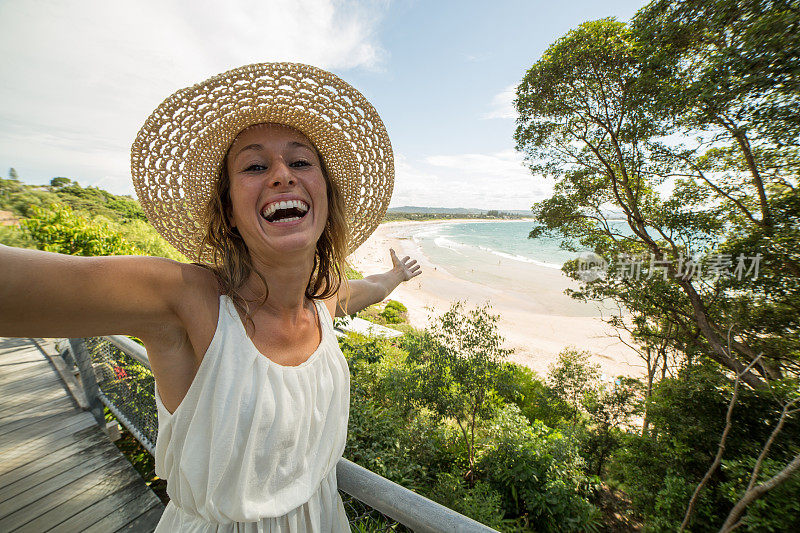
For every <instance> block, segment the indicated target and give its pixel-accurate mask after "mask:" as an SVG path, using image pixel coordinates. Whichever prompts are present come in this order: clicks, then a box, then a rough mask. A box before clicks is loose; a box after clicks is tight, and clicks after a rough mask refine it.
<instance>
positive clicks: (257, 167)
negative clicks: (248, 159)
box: [244, 163, 267, 172]
mask: <svg viewBox="0 0 800 533" xmlns="http://www.w3.org/2000/svg"><path fill="white" fill-rule="evenodd" d="M265 168H267V167H265V166H264V165H259V164H258V163H254V164H252V165H250V166H249V167H247V168H245V169H244V171H245V172H259V171H261V170H264V169H265Z"/></svg>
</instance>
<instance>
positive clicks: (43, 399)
mask: <svg viewBox="0 0 800 533" xmlns="http://www.w3.org/2000/svg"><path fill="white" fill-rule="evenodd" d="M43 349H44V345H43V344H39V343H37V342H34V341H33V340H31V339H15V338H2V337H0V532H3V533H6V532H11V531H30V532H36V533H39V532H42V531H58V532H59V533H60V532H68V531H81V532H84V531H88V532H98V533H100V532H102V533H107V532H113V531H135V532H139V531H153V530H154V529H155V526H156V524H157V523H158V520H159V518H160V517H161V513H162V512H163V510H164V507H163V505H162V504H161V501H160V500H159V499H158V498H157V497H156V495H155V494H154V493H153V492H152V491H151V490H150V488H149V487H148V486H147V485H146V484H145V483H144V480H142V478H141V477H140V476H139V474H138V473H137V472H136V470H134V468H133V466H131V464H130V463H129V462H128V460H127V459H125V457H124V456H123V455H122V454H121V453H120V451H119V450H118V449H117V447H116V446H115V445H114V444H113V443H112V442H111V441H110V440H109V438H108V437H107V436H106V434H105V433H104V432H103V430H102V429H101V428H100V427H99V426H98V425H97V423H96V422H95V419H94V418H93V417H92V415H91V414H90V413H89V412H87V411H83V410H81V409H80V408H78V407H77V405H76V403H75V402H74V400H73V399H72V396H70V395H69V394H68V392H67V389H66V388H65V386H64V382H63V381H62V380H61V378H60V377H59V374H58V373H57V372H56V371H55V369H54V368H53V366H52V364H51V363H50V361H49V360H48V358H47V357H46V355H45V354H44V352H43V351H42V350H43ZM51 353H52V352H51Z"/></svg>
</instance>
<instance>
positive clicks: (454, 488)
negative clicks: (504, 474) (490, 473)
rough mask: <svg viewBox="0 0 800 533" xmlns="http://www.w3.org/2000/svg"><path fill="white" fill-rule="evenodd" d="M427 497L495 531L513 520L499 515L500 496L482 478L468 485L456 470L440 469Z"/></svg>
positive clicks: (504, 528) (501, 511)
mask: <svg viewBox="0 0 800 533" xmlns="http://www.w3.org/2000/svg"><path fill="white" fill-rule="evenodd" d="M429 497H430V498H431V499H432V500H434V501H436V502H439V503H441V504H442V505H444V506H445V507H449V508H450V509H453V510H454V511H456V512H458V513H461V514H463V515H465V516H469V517H470V518H472V519H473V520H477V521H478V522H480V523H482V524H485V525H487V526H489V527H491V528H494V529H497V530H498V531H506V530H509V529H513V526H514V521H513V520H510V519H505V518H503V510H502V495H501V494H500V493H499V492H497V491H496V490H494V489H493V488H492V486H491V485H490V484H489V483H487V482H485V481H478V482H477V483H475V486H473V487H472V488H470V487H469V485H468V484H467V483H466V482H465V481H464V478H463V476H461V475H460V474H459V473H458V472H442V473H440V474H439V475H438V476H437V477H436V484H435V485H434V486H433V487H432V488H431V492H430V495H429Z"/></svg>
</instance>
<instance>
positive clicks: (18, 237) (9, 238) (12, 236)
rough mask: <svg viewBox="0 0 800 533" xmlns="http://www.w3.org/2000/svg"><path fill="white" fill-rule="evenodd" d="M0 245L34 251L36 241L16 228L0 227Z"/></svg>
mask: <svg viewBox="0 0 800 533" xmlns="http://www.w3.org/2000/svg"><path fill="white" fill-rule="evenodd" d="M0 244H5V245H6V246H14V247H15V248H30V249H36V241H35V240H33V239H32V238H31V237H30V235H28V234H27V233H26V232H24V231H23V230H22V229H20V228H19V227H18V226H0Z"/></svg>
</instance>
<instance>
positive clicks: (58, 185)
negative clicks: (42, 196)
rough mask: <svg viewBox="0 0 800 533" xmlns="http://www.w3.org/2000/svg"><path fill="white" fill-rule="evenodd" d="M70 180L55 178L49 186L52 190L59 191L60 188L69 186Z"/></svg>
mask: <svg viewBox="0 0 800 533" xmlns="http://www.w3.org/2000/svg"><path fill="white" fill-rule="evenodd" d="M71 183H72V180H71V179H69V178H63V177H57V178H53V179H51V180H50V186H51V187H53V188H54V189H60V188H61V187H66V186H67V185H70V184H71Z"/></svg>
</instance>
